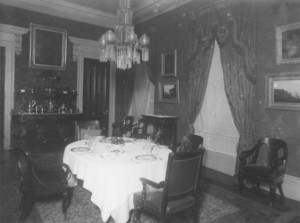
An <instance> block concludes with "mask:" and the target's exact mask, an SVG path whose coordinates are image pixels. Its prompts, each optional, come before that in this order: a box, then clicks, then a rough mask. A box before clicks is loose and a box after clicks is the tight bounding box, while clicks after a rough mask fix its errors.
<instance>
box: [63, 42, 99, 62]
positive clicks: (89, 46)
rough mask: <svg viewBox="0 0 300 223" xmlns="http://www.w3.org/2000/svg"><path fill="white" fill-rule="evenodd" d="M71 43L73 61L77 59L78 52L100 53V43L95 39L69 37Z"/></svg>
mask: <svg viewBox="0 0 300 223" xmlns="http://www.w3.org/2000/svg"><path fill="white" fill-rule="evenodd" d="M69 39H70V41H71V42H72V43H73V61H78V57H79V56H80V53H95V52H96V53H97V54H99V55H100V44H99V43H98V42H97V41H93V40H86V39H81V38H76V37H71V36H70V37H69Z"/></svg>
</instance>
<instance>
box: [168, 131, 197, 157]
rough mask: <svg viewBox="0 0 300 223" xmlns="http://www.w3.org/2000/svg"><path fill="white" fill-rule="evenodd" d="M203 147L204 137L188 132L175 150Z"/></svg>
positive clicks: (194, 149) (190, 150)
mask: <svg viewBox="0 0 300 223" xmlns="http://www.w3.org/2000/svg"><path fill="white" fill-rule="evenodd" d="M202 147H203V137H202V136H199V135H193V134H188V135H185V136H183V137H182V139H181V141H180V142H179V143H178V144H177V146H176V147H175V148H173V150H174V151H175V152H177V153H179V152H193V151H197V150H198V149H201V148H202Z"/></svg>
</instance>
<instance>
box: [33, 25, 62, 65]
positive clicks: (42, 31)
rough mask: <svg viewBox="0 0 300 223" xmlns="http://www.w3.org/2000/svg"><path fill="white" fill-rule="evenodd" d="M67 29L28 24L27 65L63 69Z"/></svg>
mask: <svg viewBox="0 0 300 223" xmlns="http://www.w3.org/2000/svg"><path fill="white" fill-rule="evenodd" d="M66 58H67V31H66V30H63V29H57V28H52V27H47V26H42V25H36V24H32V23H31V24H30V51H29V67H31V68H41V69H52V70H65V69H66Z"/></svg>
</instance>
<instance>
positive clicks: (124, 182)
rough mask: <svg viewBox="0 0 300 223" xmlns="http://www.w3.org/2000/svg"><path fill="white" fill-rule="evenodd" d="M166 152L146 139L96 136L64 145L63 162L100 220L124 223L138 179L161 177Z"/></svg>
mask: <svg viewBox="0 0 300 223" xmlns="http://www.w3.org/2000/svg"><path fill="white" fill-rule="evenodd" d="M170 152H172V151H171V150H170V149H169V148H168V147H167V146H163V145H157V144H155V143H153V142H152V141H150V140H147V139H134V138H125V137H124V138H123V137H101V136H99V137H90V138H88V139H84V140H79V141H75V142H73V143H70V144H69V145H67V146H66V148H65V151H64V156H63V162H64V163H65V164H67V165H69V167H70V169H71V170H72V172H73V174H74V175H76V177H77V178H78V179H81V180H83V184H82V186H83V187H84V188H85V189H87V190H88V191H90V192H91V198H90V199H91V201H92V202H93V203H94V204H95V205H96V206H98V207H99V208H100V210H101V218H102V220H103V222H107V221H108V219H109V218H110V217H112V218H113V220H114V222H115V223H126V222H127V221H128V220H129V218H130V211H131V210H132V209H134V204H133V194H134V193H135V192H138V191H142V183H141V182H140V180H139V179H140V178H141V177H144V178H148V179H150V180H152V181H155V182H157V183H158V182H160V181H163V180H165V175H166V169H167V161H168V156H169V153H170Z"/></svg>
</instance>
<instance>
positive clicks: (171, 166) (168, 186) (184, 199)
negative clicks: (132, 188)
mask: <svg viewBox="0 0 300 223" xmlns="http://www.w3.org/2000/svg"><path fill="white" fill-rule="evenodd" d="M203 153H204V150H199V151H197V152H195V153H170V154H169V158H168V165H167V171H166V178H165V181H162V182H160V183H155V182H153V181H150V180H148V179H145V178H141V179H140V180H141V182H142V184H143V191H141V192H137V193H135V194H134V197H133V199H134V222H137V221H138V219H139V218H140V214H141V212H142V211H143V212H145V213H148V214H151V215H153V216H155V217H157V218H159V219H160V222H162V223H164V222H166V219H167V218H169V217H170V216H171V215H173V214H175V213H179V212H184V211H188V210H192V211H193V214H192V216H193V222H194V223H196V222H198V211H199V207H198V199H197V192H198V189H197V188H198V186H199V175H200V169H201V166H202V159H203Z"/></svg>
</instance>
